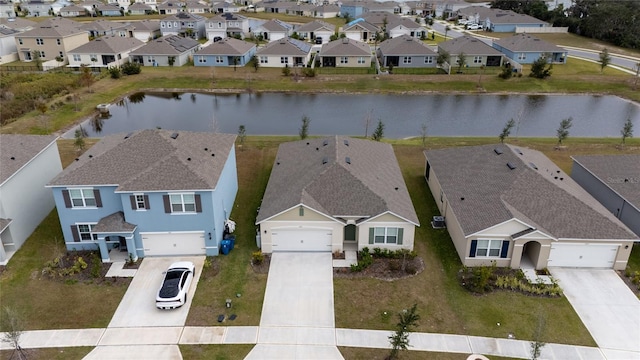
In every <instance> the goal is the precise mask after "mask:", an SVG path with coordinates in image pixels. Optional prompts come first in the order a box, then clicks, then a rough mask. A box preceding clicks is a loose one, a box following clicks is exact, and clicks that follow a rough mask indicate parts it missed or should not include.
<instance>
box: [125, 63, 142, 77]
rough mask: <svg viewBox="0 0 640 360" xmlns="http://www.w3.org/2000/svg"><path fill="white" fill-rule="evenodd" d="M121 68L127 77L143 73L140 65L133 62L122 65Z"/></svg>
mask: <svg viewBox="0 0 640 360" xmlns="http://www.w3.org/2000/svg"><path fill="white" fill-rule="evenodd" d="M121 68H122V73H123V74H125V75H136V74H140V71H142V69H141V67H140V64H138V63H132V62H126V63H124V64H122V66H121Z"/></svg>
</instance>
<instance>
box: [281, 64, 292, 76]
mask: <svg viewBox="0 0 640 360" xmlns="http://www.w3.org/2000/svg"><path fill="white" fill-rule="evenodd" d="M282 75H283V76H289V75H291V69H289V66H285V67H283V68H282Z"/></svg>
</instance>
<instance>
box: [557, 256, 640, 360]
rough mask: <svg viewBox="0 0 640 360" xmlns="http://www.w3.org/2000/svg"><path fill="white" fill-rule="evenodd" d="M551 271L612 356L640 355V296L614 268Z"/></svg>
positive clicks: (583, 320) (580, 315)
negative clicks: (632, 290)
mask: <svg viewBox="0 0 640 360" xmlns="http://www.w3.org/2000/svg"><path fill="white" fill-rule="evenodd" d="M549 271H550V272H551V275H553V277H554V278H556V279H557V280H558V283H559V284H560V287H562V290H564V294H565V296H566V297H567V299H568V300H569V302H570V303H571V306H573V308H574V309H575V310H576V313H578V316H579V317H580V319H581V320H582V322H583V323H584V325H585V326H586V327H587V329H588V330H589V332H590V333H591V336H593V339H594V340H595V341H596V343H597V344H598V346H599V347H600V348H601V349H602V351H603V352H604V353H605V356H606V357H607V358H608V359H615V358H620V359H627V358H629V356H630V355H633V354H635V356H632V358H636V359H638V358H640V300H638V298H637V297H636V296H635V295H634V294H633V292H631V290H629V288H628V287H627V285H626V284H625V283H624V282H623V281H622V279H620V277H619V276H618V274H616V273H615V271H614V270H605V269H569V268H550V269H549ZM620 356H622V357H620Z"/></svg>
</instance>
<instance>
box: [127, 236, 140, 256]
mask: <svg viewBox="0 0 640 360" xmlns="http://www.w3.org/2000/svg"><path fill="white" fill-rule="evenodd" d="M125 240H126V241H127V252H128V253H129V256H130V257H131V259H133V261H137V260H138V250H136V240H135V238H134V237H133V236H127V237H125Z"/></svg>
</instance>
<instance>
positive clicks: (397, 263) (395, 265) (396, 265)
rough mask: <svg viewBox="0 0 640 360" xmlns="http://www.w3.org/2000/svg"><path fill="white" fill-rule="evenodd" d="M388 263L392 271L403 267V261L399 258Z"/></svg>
mask: <svg viewBox="0 0 640 360" xmlns="http://www.w3.org/2000/svg"><path fill="white" fill-rule="evenodd" d="M388 265H389V270H391V271H398V270H400V268H401V267H402V263H401V262H400V260H398V259H393V260H391V261H389V263H388Z"/></svg>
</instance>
